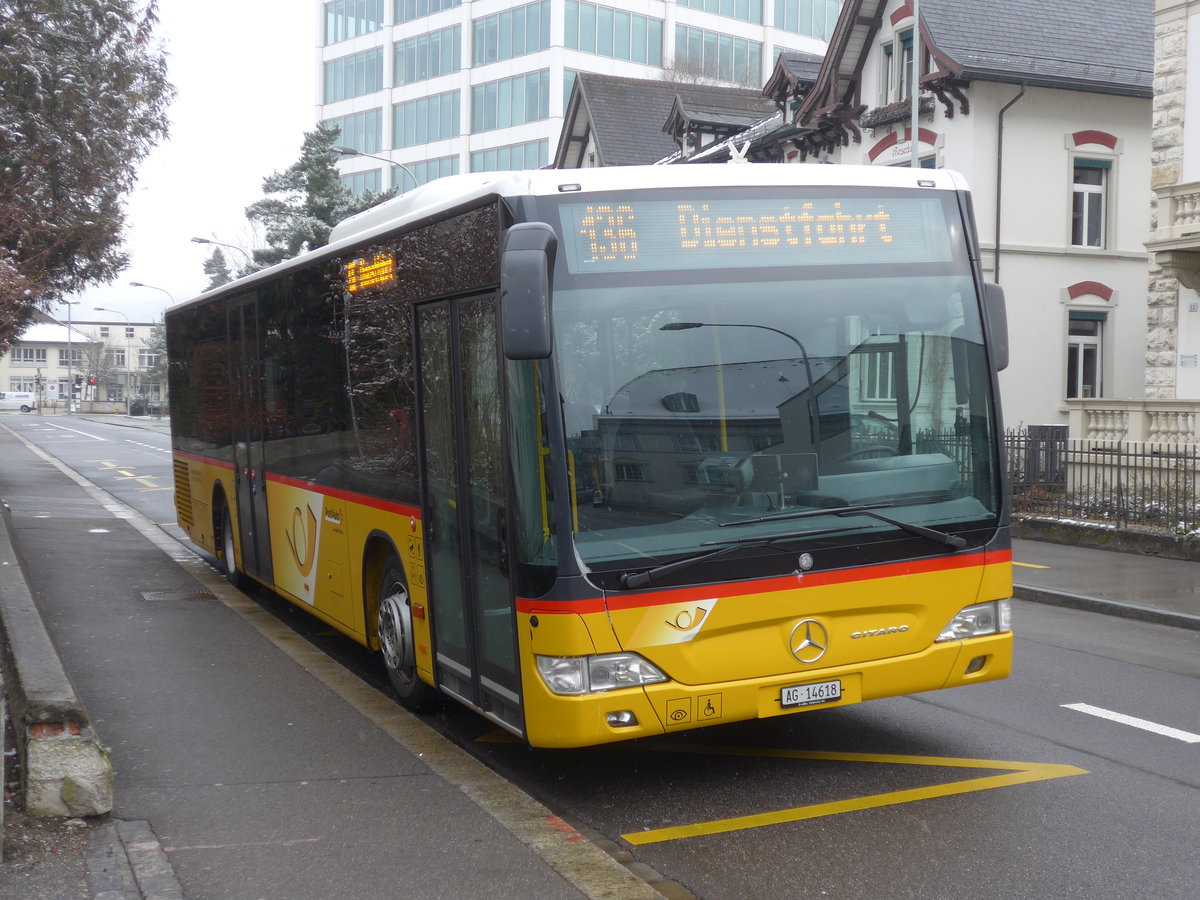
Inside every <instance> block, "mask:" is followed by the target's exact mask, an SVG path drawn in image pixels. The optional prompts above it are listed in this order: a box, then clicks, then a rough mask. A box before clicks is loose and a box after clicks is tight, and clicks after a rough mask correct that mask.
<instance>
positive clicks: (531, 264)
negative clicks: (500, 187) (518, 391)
mask: <svg viewBox="0 0 1200 900" xmlns="http://www.w3.org/2000/svg"><path fill="white" fill-rule="evenodd" d="M557 250H558V236H557V235H556V234H555V233H554V229H553V228H551V227H550V226H549V225H547V224H546V223H545V222H522V223H521V224H519V225H514V226H513V227H512V228H510V229H509V230H508V233H507V234H506V235H505V236H504V248H503V249H502V250H501V251H500V320H501V322H502V327H503V330H504V355H505V356H506V357H507V358H508V359H545V358H546V357H548V356H549V355H550V350H551V349H552V348H553V346H554V335H553V331H552V329H551V323H550V279H551V276H552V275H553V272H554V256H555V253H556V252H557Z"/></svg>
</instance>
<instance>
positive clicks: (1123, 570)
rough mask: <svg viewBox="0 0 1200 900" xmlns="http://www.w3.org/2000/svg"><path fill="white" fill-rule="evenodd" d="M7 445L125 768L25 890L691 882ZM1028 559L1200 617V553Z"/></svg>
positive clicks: (1061, 577)
mask: <svg viewBox="0 0 1200 900" xmlns="http://www.w3.org/2000/svg"><path fill="white" fill-rule="evenodd" d="M105 421H108V422H121V423H123V424H129V425H130V426H131V427H143V428H153V429H159V430H163V429H165V428H166V422H165V420H148V419H143V420H136V421H135V420H120V419H115V418H110V417H105ZM0 459H2V460H4V462H3V464H0V498H2V499H3V501H4V502H5V504H6V505H7V506H8V507H9V510H10V515H9V522H8V525H6V524H5V522H4V519H3V518H0V544H3V543H5V542H9V541H11V545H12V548H13V549H14V550H15V554H16V558H19V559H20V562H21V567H22V568H23V570H24V576H25V578H26V580H27V582H28V584H29V587H30V590H31V591H32V593H33V596H34V597H35V598H36V600H37V603H38V604H39V606H40V607H41V611H42V615H43V618H44V619H45V622H46V626H47V628H48V629H49V631H50V633H51V635H52V637H53V639H54V641H55V643H56V644H57V645H58V648H59V650H60V653H61V654H62V657H63V663H64V666H65V667H66V669H67V672H68V674H69V676H70V678H71V680H72V682H73V683H74V684H75V687H76V690H77V691H78V692H79V694H80V695H81V698H82V699H83V701H84V703H85V705H86V706H87V708H88V711H89V713H90V714H91V717H92V721H93V722H94V724H95V726H96V728H97V730H98V731H99V733H100V734H101V735H102V737H103V738H104V740H105V741H106V742H107V743H108V744H109V745H110V746H111V753H112V759H113V763H114V768H115V770H116V791H115V798H116V799H115V807H114V810H113V813H112V815H111V816H110V817H103V819H102V820H101V821H98V822H93V823H92V832H91V844H90V847H88V848H86V849H85V850H82V851H81V850H79V848H78V847H74V846H73V849H72V852H70V853H65V854H63V855H62V857H61V858H59V859H54V858H52V857H48V858H47V859H45V860H41V861H40V862H38V866H39V867H40V869H39V874H40V875H41V876H44V877H43V879H42V880H41V881H38V882H37V883H38V885H40V886H39V887H38V889H37V891H36V892H34V891H30V890H25V891H23V892H22V893H20V894H19V896H22V897H34V896H39V897H45V898H46V900H81V897H80V893H79V887H78V877H77V873H78V869H79V859H78V857H79V856H80V855H82V856H83V861H84V866H85V868H86V875H87V882H88V890H89V893H88V894H87V895H86V896H89V897H91V898H92V900H142V898H176V897H182V896H186V897H187V898H189V900H199V898H222V900H224V898H239V897H246V898H262V897H271V898H275V897H287V898H292V900H305V898H310V897H311V898H328V897H336V896H346V895H348V894H349V893H351V892H353V893H355V894H356V895H359V896H364V897H392V896H395V897H401V896H403V897H411V898H440V897H445V898H472V897H480V898H485V897H486V898H489V900H504V898H522V900H523V898H529V897H537V898H558V897H562V898H579V897H611V898H618V900H626V898H635V897H661V896H662V895H664V894H665V895H666V896H668V897H681V896H685V892H683V891H682V889H681V888H679V887H678V886H677V885H672V884H671V883H669V882H657V883H655V882H654V878H655V876H654V873H653V872H649V873H647V872H643V871H639V872H638V874H640V875H641V876H642V878H641V879H639V878H636V877H634V874H633V873H632V872H631V870H630V869H628V868H625V867H623V866H621V865H620V863H619V862H617V861H616V859H614V855H612V851H614V850H616V848H615V847H614V846H607V847H605V846H604V842H601V841H597V842H592V841H588V840H586V839H584V838H583V837H581V836H580V835H579V834H578V833H576V832H575V831H574V830H573V829H572V828H571V827H570V826H568V825H567V824H566V823H563V822H561V821H559V820H557V819H555V818H554V817H553V816H552V815H551V814H550V813H549V811H548V810H546V809H545V808H543V807H541V806H540V805H539V804H537V803H536V802H535V801H533V800H531V799H530V798H528V797H527V796H526V795H524V794H521V793H520V792H519V791H517V790H516V789H515V788H513V787H512V786H511V785H507V783H505V782H503V780H502V779H500V778H499V776H495V775H493V774H491V773H488V772H486V771H480V770H481V769H482V767H481V766H480V765H479V764H478V763H476V762H475V761H474V760H472V759H470V757H468V756H466V754H464V753H463V752H462V751H461V750H458V749H457V748H454V747H451V746H449V745H447V744H446V743H445V742H444V741H442V739H441V738H439V737H437V736H436V735H434V734H433V733H432V732H431V731H429V730H428V729H427V728H426V727H425V726H424V725H423V724H421V723H420V722H419V721H418V720H416V719H413V718H412V717H411V716H408V715H407V714H406V713H404V712H403V711H402V710H400V709H399V707H397V706H395V704H393V703H391V702H390V701H389V700H387V698H383V697H381V696H378V695H374V692H373V691H372V690H371V689H370V688H367V687H366V686H364V685H361V684H358V683H357V680H356V679H353V678H347V677H346V676H345V674H344V673H342V675H341V676H339V675H338V674H337V672H336V669H337V666H336V664H333V663H331V662H329V661H327V660H326V661H322V660H321V659H319V658H316V656H315V655H306V654H305V650H304V649H303V648H299V647H290V648H289V640H288V637H287V634H286V632H287V629H286V626H283V625H278V632H277V633H276V636H275V639H272V625H271V623H270V622H264V619H269V618H270V617H269V616H266V615H265V614H263V613H261V611H258V612H256V610H257V607H255V606H254V604H252V603H250V602H248V601H244V602H242V603H241V604H240V605H239V603H238V602H237V601H236V600H234V601H224V602H222V601H221V597H222V596H223V595H222V588H221V586H220V582H219V580H218V579H217V578H216V576H215V574H214V573H212V572H211V571H208V572H207V574H206V573H205V572H202V571H200V569H198V568H197V565H198V564H192V566H191V567H190V568H188V567H187V566H186V565H183V564H181V563H180V561H179V559H180V557H181V555H184V556H185V555H187V554H180V553H179V552H178V551H176V552H175V553H170V551H169V550H168V552H167V553H164V552H163V548H164V547H165V544H160V545H159V546H156V545H155V543H152V542H151V541H150V540H147V534H148V533H149V529H152V528H153V526H149V524H148V523H146V525H147V527H146V528H139V526H138V522H137V517H136V516H133V517H125V518H122V517H120V516H114V512H113V510H112V509H111V508H106V507H105V505H104V504H103V499H102V498H99V497H97V496H96V495H95V494H94V493H93V492H89V491H88V490H87V489H86V487H84V486H81V485H80V484H79V483H77V482H75V481H72V480H70V478H68V477H67V476H66V474H65V473H64V472H63V471H61V470H59V469H58V468H57V467H55V466H54V465H53V464H52V463H50V462H48V461H46V460H44V459H40V458H38V457H37V456H35V455H34V454H33V453H32V452H31V451H30V450H29V449H28V448H27V447H25V446H23V445H22V444H21V443H20V442H19V441H17V440H16V439H15V438H14V437H12V435H10V434H9V433H8V432H6V431H4V430H2V429H0ZM162 540H163V541H165V542H169V539H167V538H163V539H162ZM67 541H69V545H70V551H71V555H70V557H69V558H70V559H71V560H72V561H73V563H74V564H73V565H70V566H65V565H62V560H64V559H66V558H68V557H66V556H64V554H63V550H64V546H65V545H66V542H67ZM172 557H174V558H172ZM1014 559H1015V561H1016V563H1017V566H1016V569H1015V571H1014V581H1015V582H1016V585H1017V588H1016V590H1015V594H1016V596H1017V597H1018V598H1021V599H1026V600H1034V601H1037V602H1044V603H1055V604H1058V605H1062V606H1069V607H1075V608H1080V609H1088V610H1092V611H1098V612H1103V613H1106V614H1109V615H1117V616H1130V617H1135V618H1139V619H1148V620H1151V621H1159V622H1162V623H1164V624H1170V625H1174V626H1177V627H1184V628H1191V629H1200V565H1198V564H1196V563H1191V562H1182V561H1176V560H1167V559H1157V558H1153V557H1145V556H1135V555H1130V554H1122V553H1116V552H1111V551H1103V550H1090V549H1082V548H1078V547H1070V546H1063V545H1057V544H1047V543H1041V542H1034V541H1025V540H1018V541H1015V542H1014ZM200 568H203V567H200ZM272 621H273V620H272ZM248 625H249V626H253V627H248ZM290 643H291V644H298V643H303V642H297V641H295V640H294V637H293V639H292V640H291V642H290ZM314 654H315V651H314ZM322 672H324V673H325V674H324V677H319V676H321V674H322ZM351 682H353V683H351ZM372 695H374V696H372ZM604 850H608V851H609V853H605V852H604ZM617 856H618V858H619V852H618V854H617ZM68 857H70V858H68ZM55 866H61V867H62V869H63V871H64V873H66V875H64V877H63V878H62V880H61V881H60V882H56V881H55V880H54V877H53V870H54V868H55ZM47 873H50V874H49V877H45V876H47ZM21 874H27V873H17V874H14V873H13V872H12V871H11V870H10V871H8V872H5V866H4V865H0V895H4V896H10V895H11V896H18V894H17V893H10V892H12V891H15V890H18V889H19V888H20V886H21V884H22V881H21V877H20V876H21ZM645 879H649V880H650V881H651V883H653V886H652V885H651V884H648V883H647V881H646V880H645ZM56 883H60V884H61V885H62V887H61V892H56V888H55V884H56ZM32 884H33V883H32V882H30V883H29V885H30V886H32ZM656 888H657V889H656Z"/></svg>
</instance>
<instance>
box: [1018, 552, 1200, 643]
mask: <svg viewBox="0 0 1200 900" xmlns="http://www.w3.org/2000/svg"><path fill="white" fill-rule="evenodd" d="M1013 596H1014V597H1017V598H1018V599H1021V600H1031V601H1034V602H1038V603H1051V604H1054V605H1056V606H1065V607H1070V608H1072V609H1083V610H1089V611H1092V612H1099V613H1105V614H1107V615H1114V616H1123V617H1125V618H1130V619H1139V620H1141V621H1145V622H1157V623H1159V624H1162V625H1172V626H1174V627H1177V628H1189V629H1192V630H1200V563H1194V562H1188V561H1185V560H1178V559H1160V558H1158V557H1154V556H1143V555H1140V554H1136V553H1118V552H1114V551H1111V550H1093V549H1090V548H1087V547H1074V546H1071V545H1069V544H1050V543H1045V542H1043V541H1028V540H1014V541H1013Z"/></svg>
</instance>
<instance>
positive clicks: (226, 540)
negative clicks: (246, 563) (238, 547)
mask: <svg viewBox="0 0 1200 900" xmlns="http://www.w3.org/2000/svg"><path fill="white" fill-rule="evenodd" d="M233 553H234V551H233V522H232V520H231V519H230V517H229V514H228V513H226V515H225V520H224V522H223V523H222V527H221V555H222V556H224V557H225V558H224V559H223V560H222V562H223V563H225V573H226V574H227V575H231V574H233V572H234V570H235V564H234V561H233Z"/></svg>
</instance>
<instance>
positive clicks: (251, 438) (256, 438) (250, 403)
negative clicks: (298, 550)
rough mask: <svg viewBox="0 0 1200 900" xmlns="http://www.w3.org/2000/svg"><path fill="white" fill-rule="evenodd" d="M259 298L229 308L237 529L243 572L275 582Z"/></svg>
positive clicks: (231, 417)
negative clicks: (265, 457)
mask: <svg viewBox="0 0 1200 900" xmlns="http://www.w3.org/2000/svg"><path fill="white" fill-rule="evenodd" d="M259 344H260V341H259V318H258V307H257V305H256V304H255V300H254V297H253V296H251V297H249V298H246V299H244V300H242V301H240V302H239V301H236V300H235V301H234V302H232V303H231V304H230V306H229V372H230V376H231V377H230V386H229V403H230V411H229V412H230V415H229V421H230V426H231V429H232V433H233V434H232V436H233V482H234V486H235V494H236V502H235V504H234V505H235V506H236V516H235V517H234V518H235V519H236V520H237V522H236V524H235V526H234V527H235V528H237V530H238V536H239V537H240V538H241V547H242V570H243V571H244V572H246V573H247V574H248V575H252V576H253V577H255V578H257V579H258V580H259V581H262V582H263V583H264V584H271V583H272V580H271V579H272V568H271V532H270V529H269V528H268V526H267V482H266V461H265V460H264V458H263V440H264V437H265V434H264V421H263V420H264V416H265V410H264V409H263V390H262V382H263V372H262V358H261V356H260V353H261V350H262V348H261V347H260V346H259Z"/></svg>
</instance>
